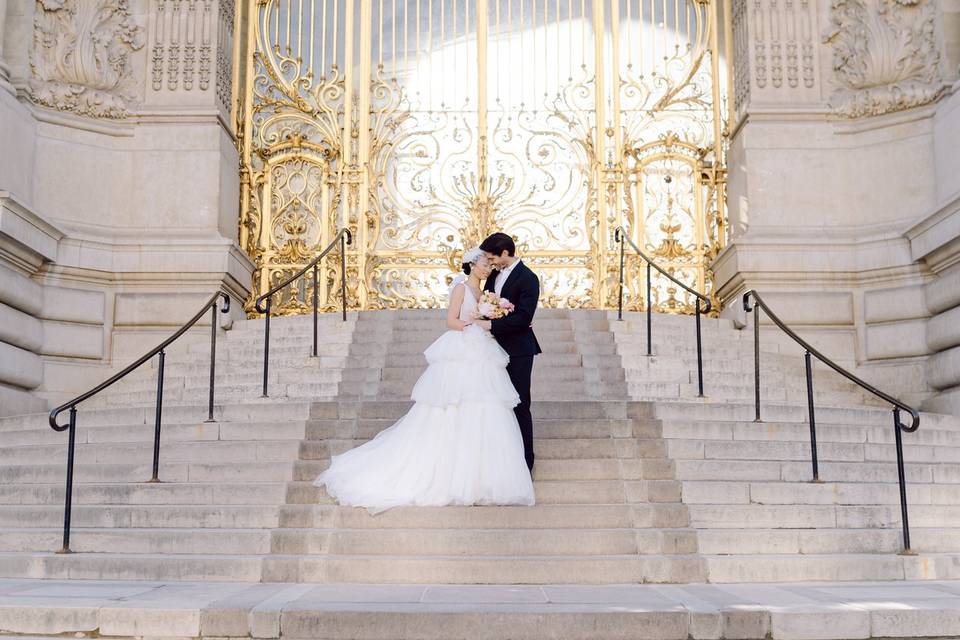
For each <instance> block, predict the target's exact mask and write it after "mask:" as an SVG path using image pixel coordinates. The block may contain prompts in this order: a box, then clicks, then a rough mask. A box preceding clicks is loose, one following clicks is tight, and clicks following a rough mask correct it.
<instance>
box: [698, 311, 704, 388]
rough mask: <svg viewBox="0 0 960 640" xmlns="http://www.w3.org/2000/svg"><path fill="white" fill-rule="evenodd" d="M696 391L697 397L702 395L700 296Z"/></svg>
mask: <svg viewBox="0 0 960 640" xmlns="http://www.w3.org/2000/svg"><path fill="white" fill-rule="evenodd" d="M697 388H698V389H699V392H698V393H697V397H698V398H702V397H703V338H702V337H701V334H700V298H697Z"/></svg>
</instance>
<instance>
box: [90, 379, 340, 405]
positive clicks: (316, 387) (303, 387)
mask: <svg viewBox="0 0 960 640" xmlns="http://www.w3.org/2000/svg"><path fill="white" fill-rule="evenodd" d="M338 389H339V383H338V382H321V383H309V382H295V383H290V384H274V385H270V386H269V388H268V394H269V395H270V397H273V398H292V399H294V400H308V399H321V398H323V399H333V398H335V397H336V396H337V391H338ZM215 393H216V401H217V402H238V403H239V402H245V401H248V400H256V399H258V398H260V397H261V396H262V393H263V389H262V385H261V383H260V382H254V381H250V382H248V383H246V384H235V385H217V387H216V392H215ZM208 394H209V390H208V388H207V387H206V386H203V387H192V388H189V387H188V388H183V387H174V388H172V389H168V388H167V387H166V386H164V390H163V400H164V403H167V402H175V403H179V404H193V405H196V406H203V405H204V404H205V403H206V401H207V398H208V397H209V396H208ZM156 399H157V392H156V389H155V388H153V389H145V390H144V391H132V392H131V391H121V390H118V391H116V392H107V393H104V394H103V395H102V396H98V397H97V398H93V399H91V400H90V401H89V403H88V406H90V407H95V408H105V407H123V406H138V405H155V404H156Z"/></svg>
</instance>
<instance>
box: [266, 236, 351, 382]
mask: <svg viewBox="0 0 960 640" xmlns="http://www.w3.org/2000/svg"><path fill="white" fill-rule="evenodd" d="M338 243H339V245H340V298H341V310H342V314H343V315H342V317H343V321H344V322H346V321H347V245H348V244H353V234H351V233H350V230H349V229H347V228H346V227H344V228H343V229H340V231H338V232H337V235H336V236H334V238H333V241H332V242H331V243H330V244H328V245H327V248H326V249H324V250H323V251H321V252H320V254H319V255H318V256H317V257H315V258H314V259H313V260H311V261H310V262H309V263H307V265H306V266H305V267H304V268H302V269H300V271H297V272H296V273H295V274H293V275H292V276H290V277H288V278H287V279H286V280H284V281H283V282H281V283H280V284H278V285H275V286H274V287H273V288H272V289H270V290H269V291H267V292H266V293H264V294H263V295H261V296H259V297H258V298H257V299H256V300H255V301H254V304H253V306H254V308H255V309H256V310H257V311H259V312H260V313H262V314H264V315H265V318H264V325H263V332H264V335H263V397H264V398H266V397H267V375H268V373H269V368H270V364H269V363H270V310H271V309H272V307H273V295H274V294H275V293H277V292H278V291H280V290H281V289H283V288H285V287H287V286H289V285H290V284H291V283H292V282H293V281H294V280H296V279H298V278H300V277H301V276H303V274H305V273H306V272H307V271H310V270H311V269H313V352H312V353H311V357H314V358H316V357H317V331H318V329H317V313H318V305H319V303H318V298H317V290H318V288H319V287H318V282H319V273H318V271H319V264H320V261H321V260H323V259H324V258H325V257H327V254H329V253H330V252H331V251H333V249H334V247H336V246H337V244H338ZM264 301H266V304H265V305H262V303H263V302H264Z"/></svg>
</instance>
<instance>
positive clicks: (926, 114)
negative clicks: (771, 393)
mask: <svg viewBox="0 0 960 640" xmlns="http://www.w3.org/2000/svg"><path fill="white" fill-rule="evenodd" d="M938 12H939V8H938V2H937V0H832V1H831V2H827V1H826V0H820V1H819V2H814V1H806V0H733V8H732V22H733V31H734V50H735V55H734V74H735V75H734V78H735V83H734V84H735V87H734V94H735V95H734V109H735V113H736V121H737V125H736V126H735V128H734V131H733V136H732V140H731V148H730V158H729V163H728V164H729V168H730V174H729V185H728V204H729V217H730V234H731V242H730V245H729V246H728V247H727V248H726V249H725V250H724V251H723V252H722V253H721V254H720V256H719V257H718V258H717V260H716V262H715V264H714V267H715V272H716V276H717V285H718V292H719V295H720V297H721V299H722V300H723V302H724V304H725V306H726V309H725V311H724V313H725V314H727V315H731V316H738V315H740V314H742V311H741V306H740V301H739V298H740V296H741V295H742V293H743V292H744V291H745V290H746V289H750V288H756V289H757V290H758V291H761V292H762V293H764V294H766V295H765V298H766V299H767V301H768V302H769V303H770V304H771V306H775V307H776V308H777V309H778V310H779V311H780V312H781V313H780V315H781V317H783V318H784V319H785V320H787V321H788V322H792V323H794V324H796V325H797V326H798V327H799V328H800V329H801V333H803V334H804V335H806V336H808V337H810V338H811V339H812V340H813V341H814V342H815V343H816V344H817V345H819V346H821V347H822V348H823V349H824V350H825V351H826V352H827V353H828V354H830V355H832V356H835V357H836V358H838V359H840V360H841V361H843V362H844V363H846V364H849V365H858V364H859V365H862V364H863V363H865V362H869V361H881V360H882V361H883V362H884V364H885V365H890V364H891V363H894V362H896V363H900V364H903V363H907V362H908V361H910V360H911V359H916V358H918V357H923V356H924V355H925V353H926V349H925V346H924V340H923V339H922V336H923V326H924V322H925V318H926V316H927V312H926V310H925V308H924V306H923V304H922V294H921V295H913V294H910V295H913V297H912V298H904V297H903V295H901V294H902V293H903V292H904V291H907V292H909V291H911V290H915V289H916V287H917V286H919V285H920V284H921V283H922V282H923V279H924V277H925V276H924V273H923V268H922V267H921V266H920V265H918V264H916V263H915V262H914V260H913V258H912V257H911V252H910V247H909V241H908V240H907V238H906V237H905V236H904V234H905V232H906V230H907V229H909V228H910V227H911V226H912V224H914V223H915V222H916V221H917V220H918V219H920V218H922V217H923V216H924V215H927V214H928V213H929V212H930V211H931V210H932V209H933V208H934V207H935V206H936V193H937V185H936V170H935V164H936V160H935V157H934V146H933V138H934V133H933V132H934V120H935V117H934V116H935V113H936V108H937V104H938V100H939V99H940V98H941V97H942V96H943V95H944V93H945V90H946V89H945V87H946V84H945V82H944V77H943V73H942V68H943V65H942V64H941V63H942V54H941V45H942V37H941V35H940V23H939V18H938V16H939V13H938ZM887 291H896V292H898V293H897V294H895V295H892V296H890V297H886V298H885V297H884V296H885V295H887V294H886V293H885V292H887ZM914 298H916V299H917V300H918V301H919V302H920V304H911V303H910V301H911V300H913V299H914ZM894 300H897V301H899V303H898V302H893V301H894ZM888 303H891V304H893V305H894V308H896V309H898V311H897V312H895V314H894V315H896V317H895V318H891V317H890V315H889V313H890V312H889V308H887V307H886V305H887V304H888ZM898 366H899V365H897V366H884V367H875V370H874V371H873V372H872V375H874V378H873V379H874V380H875V381H877V382H878V383H881V382H884V381H888V382H891V383H893V384H895V385H897V386H900V388H901V389H903V390H906V391H909V392H916V393H917V394H920V393H922V391H923V388H924V386H923V382H922V377H923V373H922V364H915V363H914V364H909V365H904V366H906V367H907V369H906V370H905V369H903V368H897V367H898Z"/></svg>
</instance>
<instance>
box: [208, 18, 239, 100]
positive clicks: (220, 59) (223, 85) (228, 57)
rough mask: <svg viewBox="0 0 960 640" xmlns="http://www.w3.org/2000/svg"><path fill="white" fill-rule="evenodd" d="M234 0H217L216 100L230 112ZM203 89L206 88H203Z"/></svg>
mask: <svg viewBox="0 0 960 640" xmlns="http://www.w3.org/2000/svg"><path fill="white" fill-rule="evenodd" d="M235 8H236V5H235V4H234V0H219V9H218V17H219V20H218V21H217V22H218V26H217V32H218V35H217V79H216V83H217V98H219V100H220V104H222V105H223V107H224V108H225V109H226V110H227V111H230V102H231V100H232V98H231V96H232V94H233V20H234V16H233V14H234V11H235ZM203 88H204V89H205V88H206V87H203Z"/></svg>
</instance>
